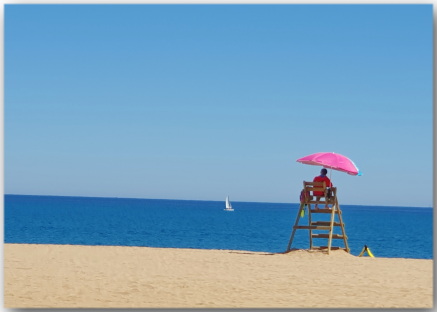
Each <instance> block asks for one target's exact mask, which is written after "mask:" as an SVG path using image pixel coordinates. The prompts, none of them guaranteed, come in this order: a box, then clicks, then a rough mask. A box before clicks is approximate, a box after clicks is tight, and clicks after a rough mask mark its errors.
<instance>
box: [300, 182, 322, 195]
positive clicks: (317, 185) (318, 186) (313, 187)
mask: <svg viewBox="0 0 437 312" xmlns="http://www.w3.org/2000/svg"><path fill="white" fill-rule="evenodd" d="M303 189H304V191H305V192H314V191H316V192H323V193H324V194H325V192H326V183H325V181H322V182H306V181H303ZM310 194H311V195H313V193H310Z"/></svg>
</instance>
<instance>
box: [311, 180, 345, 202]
mask: <svg viewBox="0 0 437 312" xmlns="http://www.w3.org/2000/svg"><path fill="white" fill-rule="evenodd" d="M303 191H304V193H305V194H308V195H309V196H310V197H311V196H315V195H314V193H313V192H314V191H315V192H319V194H323V195H317V196H319V197H325V198H326V201H328V202H334V201H335V198H336V196H337V188H336V187H326V183H325V181H323V182H306V181H303ZM307 200H311V198H307Z"/></svg>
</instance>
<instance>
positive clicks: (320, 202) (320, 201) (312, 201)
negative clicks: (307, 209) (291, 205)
mask: <svg viewBox="0 0 437 312" xmlns="http://www.w3.org/2000/svg"><path fill="white" fill-rule="evenodd" d="M308 203H309V204H327V203H328V202H327V201H326V200H310V201H309V202H308Z"/></svg>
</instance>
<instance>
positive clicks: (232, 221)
mask: <svg viewBox="0 0 437 312" xmlns="http://www.w3.org/2000/svg"><path fill="white" fill-rule="evenodd" d="M232 206H233V208H234V209H235V211H233V212H228V211H224V210H223V209H224V207H225V203H224V200H223V201H200V200H164V199H128V198H100V197H67V196H31V195H5V197H4V240H5V243H29V244H69V245H108V246H147V247H164V248H166V247H170V248H197V249H230V250H247V251H261V252H271V253H278V252H283V251H285V250H286V248H287V245H288V241H289V238H290V234H291V231H292V226H293V224H294V222H295V219H296V214H297V211H298V209H299V204H297V203H258V202H234V201H233V202H232ZM341 209H342V211H343V214H342V216H343V221H344V223H345V225H346V234H347V236H348V243H349V248H350V250H351V253H352V254H353V255H358V254H359V253H360V252H361V250H362V249H363V247H364V245H367V246H368V248H369V249H370V250H371V252H372V253H373V255H374V256H375V257H389V258H415V259H432V258H433V209H432V208H421V207H392V206H390V207H389V206H355V205H341ZM307 217H308V216H307V215H306V216H305V217H304V219H303V220H301V222H300V223H301V224H304V223H305V222H307ZM337 232H338V231H337ZM316 242H317V241H316ZM316 242H315V245H318V246H321V245H326V239H325V240H324V242H325V243H316ZM308 244H309V243H308V231H307V230H298V231H297V232H296V236H295V239H294V242H293V246H292V248H303V249H307V248H308V247H309V245H308ZM333 246H341V247H343V240H333Z"/></svg>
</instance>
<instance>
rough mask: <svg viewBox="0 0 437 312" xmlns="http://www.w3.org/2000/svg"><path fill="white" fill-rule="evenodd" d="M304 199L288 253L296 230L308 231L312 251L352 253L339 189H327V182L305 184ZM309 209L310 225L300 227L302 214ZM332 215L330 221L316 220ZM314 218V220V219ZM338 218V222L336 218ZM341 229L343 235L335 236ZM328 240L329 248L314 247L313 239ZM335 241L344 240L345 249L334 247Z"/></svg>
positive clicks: (289, 243)
mask: <svg viewBox="0 0 437 312" xmlns="http://www.w3.org/2000/svg"><path fill="white" fill-rule="evenodd" d="M314 191H316V192H323V196H318V197H317V196H314V195H313V192H314ZM303 194H304V196H303V199H302V201H301V205H300V208H299V211H298V212H297V217H296V222H295V223H294V226H293V231H292V233H291V236H290V240H289V242H288V247H287V251H289V250H290V249H291V245H292V243H293V239H294V236H295V233H296V230H308V231H309V240H310V250H326V249H327V250H328V254H329V252H330V251H331V250H335V249H344V250H345V251H346V252H348V253H349V252H350V250H349V246H348V243H347V236H346V231H345V225H344V223H343V218H342V216H341V213H342V212H341V209H340V205H339V204H338V200H337V188H336V187H331V188H327V187H326V184H325V182H305V181H304V182H303ZM305 206H307V207H308V224H307V225H299V221H300V219H301V218H302V214H301V213H302V212H303V210H304V209H305ZM326 214H330V217H331V218H330V220H329V221H327V220H326V219H325V220H314V219H315V217H316V215H319V216H322V215H325V216H326ZM313 216H314V218H313ZM336 216H337V220H336V218H335V217H336ZM335 227H340V231H341V234H335V233H334V228H335ZM321 238H327V239H328V244H327V246H314V245H313V239H321ZM333 239H342V240H343V243H344V248H342V247H338V246H332V240H333Z"/></svg>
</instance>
